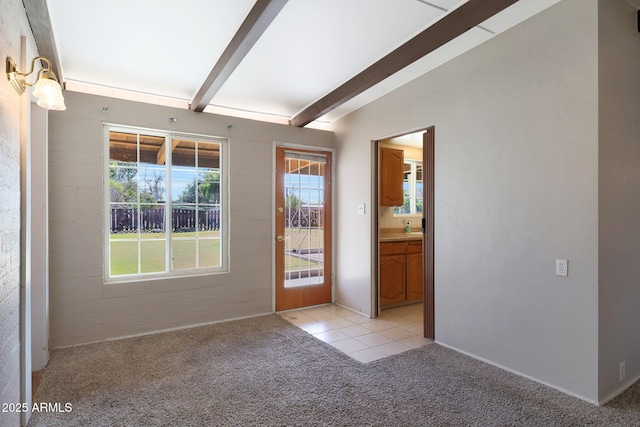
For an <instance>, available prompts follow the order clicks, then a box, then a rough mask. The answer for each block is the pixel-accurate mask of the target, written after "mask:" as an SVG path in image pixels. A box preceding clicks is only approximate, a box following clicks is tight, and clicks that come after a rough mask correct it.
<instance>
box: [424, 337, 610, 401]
mask: <svg viewBox="0 0 640 427" xmlns="http://www.w3.org/2000/svg"><path fill="white" fill-rule="evenodd" d="M435 343H436V344H438V345H441V346H443V347H446V348H448V349H451V350H453V351H456V352H458V353H461V354H464V355H465V356H469V357H471V358H472V359H476V360H479V361H480V362H484V363H486V364H488V365H491V366H495V367H496V368H500V369H502V370H504V371H507V372H510V373H512V374H515V375H518V376H519V377H523V378H526V379H528V380H531V381H534V382H537V383H538V384H542V385H544V386H547V387H549V388H552V389H554V390H558V391H560V392H562V393H564V394H568V395H569V396H571V397H575V398H576V399H580V400H584V401H585V402H588V403H591V404H593V405H598V402H596V401H595V400H592V399H589V398H586V397H584V396H581V395H579V394H577V393H574V392H572V391H569V390H567V389H564V388H562V387H558V386H557V385H554V384H551V383H548V382H546V381H542V380H539V379H537V378H534V377H532V376H530V375H527V374H524V373H522V372H520V371H516V370H515V369H511V368H507V367H506V366H503V365H501V364H499V363H496V362H493V361H491V360H489V359H485V358H483V357H480V356H477V355H475V354H473V353H469V352H467V351H463V350H460V349H459V348H456V347H454V346H452V345H448V344H445V343H443V342H440V341H435Z"/></svg>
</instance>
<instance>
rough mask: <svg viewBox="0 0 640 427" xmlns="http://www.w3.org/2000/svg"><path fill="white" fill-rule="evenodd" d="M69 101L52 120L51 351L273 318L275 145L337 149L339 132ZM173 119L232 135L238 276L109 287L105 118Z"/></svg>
mask: <svg viewBox="0 0 640 427" xmlns="http://www.w3.org/2000/svg"><path fill="white" fill-rule="evenodd" d="M65 96H66V101H67V110H66V111H64V112H56V113H52V114H51V115H50V122H49V173H50V176H49V189H50V193H49V203H50V212H49V215H50V270H51V273H50V312H51V319H50V325H51V331H50V335H51V345H52V347H60V346H67V345H72V344H78V343H86V342H91V341H97V340H104V339H108V338H114V337H122V336H127V335H132V334H140V333H146V332H151V331H157V330H163V329H167V328H174V327H181V326H187V325H193V324H198V323H205V322H212V321H217V320H224V319H231V318H236V317H241V316H249V315H255V314H261V313H267V312H271V311H272V294H273V287H272V279H271V277H272V271H273V270H272V251H273V240H272V181H271V177H272V176H273V165H272V151H273V146H272V144H273V142H274V141H278V142H283V143H295V144H308V145H316V146H323V147H332V146H333V142H334V136H333V133H331V132H326V131H318V130H313V129H299V128H292V127H289V126H283V125H274V124H268V123H261V122H256V121H251V120H245V119H237V118H230V117H224V116H215V115H211V114H206V113H194V112H191V111H185V110H178V109H172V108H167V107H160V106H154V105H150V104H142V103H136V102H131V101H122V100H115V99H111V98H104V97H98V96H93V95H84V94H78V93H71V92H68V93H66V95H65ZM103 106H107V107H109V113H108V114H106V115H105V114H103V112H102V108H103ZM172 116H173V117H176V118H177V119H178V120H177V122H176V123H175V130H176V131H184V132H193V133H200V134H207V135H213V136H222V137H229V138H230V144H229V153H230V169H229V172H230V174H229V182H230V197H229V199H230V208H231V210H230V227H231V228H230V233H231V234H230V238H231V242H230V244H231V254H230V258H229V259H230V261H229V266H230V273H228V274H217V275H209V276H199V277H189V278H183V279H160V280H151V281H144V282H133V283H124V284H103V268H102V266H103V234H102V224H103V213H102V209H103V199H102V183H103V177H102V168H103V167H102V164H103V163H102V162H103V154H102V153H103V136H102V122H103V121H105V122H109V123H117V124H123V125H135V126H141V127H147V128H153V129H169V127H170V122H169V117H172ZM229 125H231V128H228V126H229Z"/></svg>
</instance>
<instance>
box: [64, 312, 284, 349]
mask: <svg viewBox="0 0 640 427" xmlns="http://www.w3.org/2000/svg"><path fill="white" fill-rule="evenodd" d="M271 314H275V313H273V312H271V313H258V314H250V315H248V316H240V317H232V318H230V319H222V320H213V321H211V322H203V323H195V324H192V325H184V326H176V327H175V328H167V329H158V330H156V331H150V332H141V333H139V334H131V335H123V336H120V337H114V338H105V339H103V340H95V341H88V342H83V343H80V344H71V345H63V346H60V347H54V348H53V350H61V349H64V348H73V347H81V346H83V345H89V344H97V343H101V342H109V341H120V340H126V339H129V338H137V337H146V336H148V335H156V334H163V333H165V332H174V331H181V330H183V329H192V328H199V327H202V326H209V325H216V324H218V323H228V322H234V321H236V320H244V319H253V318H254V317H262V316H269V315H271Z"/></svg>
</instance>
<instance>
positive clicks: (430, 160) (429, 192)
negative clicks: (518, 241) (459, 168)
mask: <svg viewBox="0 0 640 427" xmlns="http://www.w3.org/2000/svg"><path fill="white" fill-rule="evenodd" d="M419 132H424V134H423V140H422V173H423V203H424V204H423V206H424V210H423V220H424V221H425V222H426V225H425V232H424V236H423V239H422V242H423V243H422V244H423V250H422V255H423V264H424V276H423V277H424V283H423V295H424V296H423V307H424V311H423V335H424V337H425V338H429V339H435V280H434V278H435V272H434V270H435V263H434V257H435V234H434V233H435V204H434V203H435V197H434V196H435V126H433V125H432V126H428V127H425V128H420V129H416V130H413V131H409V132H404V133H401V134H398V135H393V136H389V137H385V138H380V139H376V140H373V141H372V150H373V153H372V159H373V162H372V163H373V164H372V172H373V173H372V176H373V185H372V189H373V191H372V192H373V194H372V200H373V209H371V215H372V219H371V224H372V227H373V233H372V236H373V238H372V248H374V249H373V250H372V251H371V252H372V265H373V266H374V268H373V269H372V270H373V287H372V294H371V305H372V309H373V310H372V314H373V315H372V317H378V316H379V315H380V286H379V280H380V269H379V261H378V260H379V236H378V231H379V206H380V205H379V203H380V200H379V187H380V184H379V176H378V175H379V166H380V164H379V162H380V159H379V145H380V144H379V143H380V141H382V140H385V139H391V138H397V137H400V136H403V135H408V134H412V133H419Z"/></svg>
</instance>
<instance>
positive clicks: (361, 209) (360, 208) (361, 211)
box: [358, 203, 365, 215]
mask: <svg viewBox="0 0 640 427" xmlns="http://www.w3.org/2000/svg"><path fill="white" fill-rule="evenodd" d="M364 207H365V204H364V203H358V215H364Z"/></svg>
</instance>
